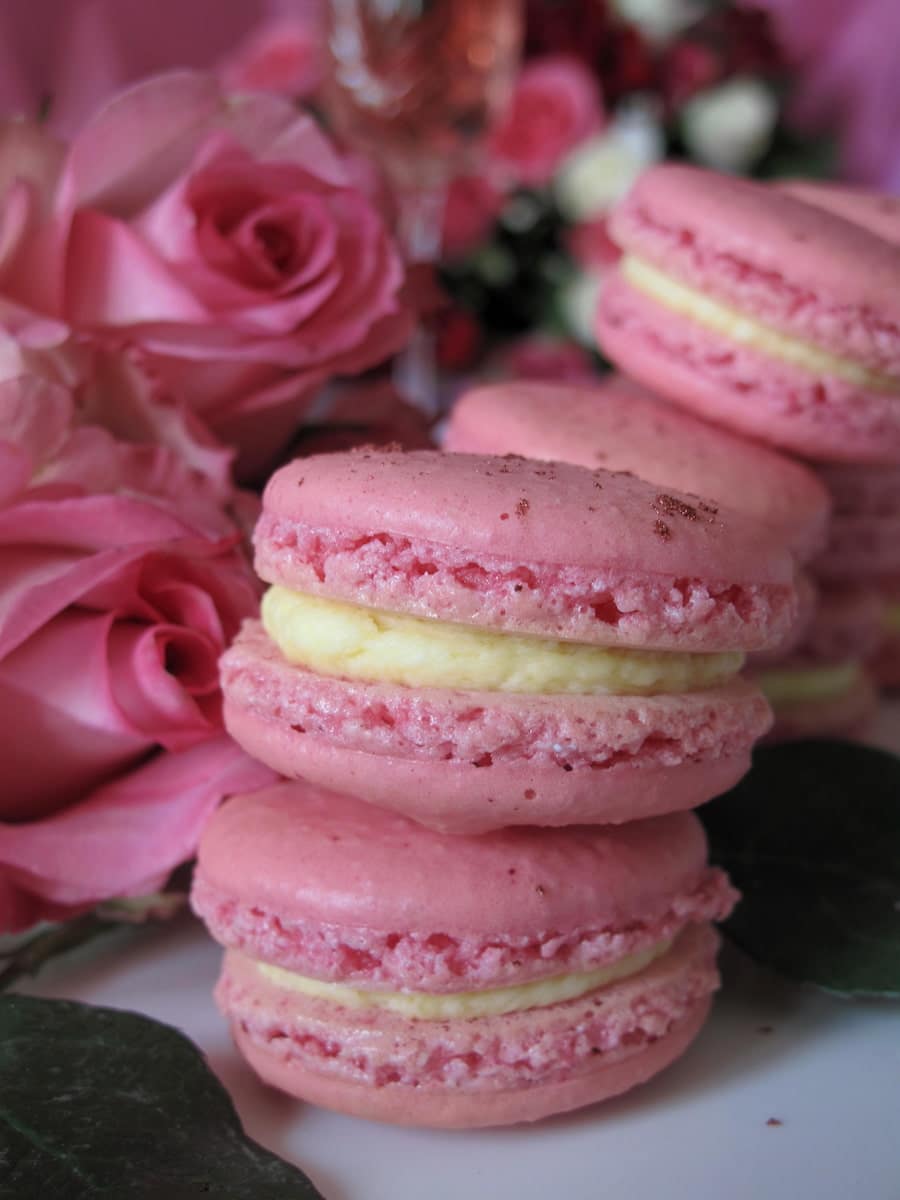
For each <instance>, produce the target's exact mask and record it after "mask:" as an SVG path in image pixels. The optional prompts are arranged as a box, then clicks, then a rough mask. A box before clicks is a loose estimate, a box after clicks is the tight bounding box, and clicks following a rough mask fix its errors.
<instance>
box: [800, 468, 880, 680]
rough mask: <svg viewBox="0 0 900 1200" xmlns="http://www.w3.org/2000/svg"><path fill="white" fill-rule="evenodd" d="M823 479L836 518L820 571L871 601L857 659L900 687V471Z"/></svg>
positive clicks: (850, 472) (835, 473)
mask: <svg viewBox="0 0 900 1200" xmlns="http://www.w3.org/2000/svg"><path fill="white" fill-rule="evenodd" d="M820 474H821V477H822V479H823V480H824V482H825V484H826V486H827V487H828V489H829V491H830V492H831V495H832V498H833V503H834V516H833V518H832V524H831V537H830V539H829V542H828V545H827V546H826V548H825V550H824V551H823V552H822V554H821V555H820V556H819V558H818V559H817V560H816V564H815V566H816V571H817V573H818V574H819V576H820V577H821V578H822V579H824V580H826V581H827V582H828V583H829V584H830V585H831V586H832V587H837V588H841V589H844V590H845V591H846V590H850V591H851V592H852V593H853V594H856V595H859V596H860V599H861V600H862V598H863V597H864V598H865V599H866V600H867V601H868V603H869V611H868V613H867V614H866V616H865V617H863V618H861V619H860V622H859V629H860V635H861V637H862V638H863V639H864V644H863V645H860V646H857V647H856V648H855V649H856V654H855V657H856V659H857V660H863V661H865V660H866V659H869V660H870V661H871V666H872V670H873V672H874V674H875V677H876V678H877V679H878V680H879V682H881V683H883V684H884V685H885V686H887V687H897V686H900V466H879V467H873V466H850V465H847V464H834V465H831V466H827V467H826V466H823V467H821V468H820Z"/></svg>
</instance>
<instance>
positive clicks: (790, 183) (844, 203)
mask: <svg viewBox="0 0 900 1200" xmlns="http://www.w3.org/2000/svg"><path fill="white" fill-rule="evenodd" d="M778 186H779V188H781V189H782V190H783V191H785V192H789V193H790V194H791V195H792V196H796V197H797V199H798V200H803V201H804V202H805V203H807V204H814V205H815V206H816V207H817V208H824V209H825V210H826V211H827V212H830V213H833V214H834V215H835V216H837V217H843V218H844V220H845V221H852V222H853V223H854V224H856V225H862V226H863V228H865V229H868V230H869V231H870V232H871V233H874V234H877V235H878V237H881V238H884V239H885V241H888V242H900V196H885V195H884V194H883V193H881V192H872V191H869V190H868V189H867V188H861V187H854V186H852V185H851V184H846V183H824V182H822V181H821V180H813V179H786V180H782V181H780V182H779V184H778Z"/></svg>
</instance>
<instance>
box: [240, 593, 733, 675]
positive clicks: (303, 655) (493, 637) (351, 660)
mask: <svg viewBox="0 0 900 1200" xmlns="http://www.w3.org/2000/svg"><path fill="white" fill-rule="evenodd" d="M262 622H263V626H264V628H265V630H266V633H268V635H269V637H270V638H271V639H272V640H273V641H274V642H275V644H276V645H277V646H278V648H279V650H280V651H281V653H282V654H283V655H284V657H285V658H286V659H287V660H288V662H290V663H293V664H294V665H296V666H302V667H306V668H308V669H309V670H311V671H315V672H316V673H317V674H320V675H334V676H340V677H342V678H344V679H361V680H368V681H377V682H384V683H398V684H403V685H405V686H407V687H439V688H463V689H466V690H470V691H489V692H527V693H542V694H547V693H570V694H576V695H592V694H596V693H601V694H611V695H619V694H621V695H632V694H644V695H649V694H654V693H658V692H660V693H663V692H664V693H668V692H687V691H692V690H694V689H700V688H707V687H714V686H716V685H718V684H721V683H723V682H724V681H725V680H727V679H730V678H732V677H733V676H734V675H735V674H737V672H738V671H739V670H740V669H741V666H742V664H743V661H744V656H743V654H741V653H738V652H726V653H721V654H684V653H675V652H665V651H647V650H625V649H620V648H618V647H607V646H586V645H583V644H581V643H578V642H560V641H553V640H551V639H548V638H540V637H532V636H529V635H520V634H509V633H497V632H496V631H495V630H490V629H479V628H477V627H475V626H469V625H454V624H451V623H450V622H446V621H434V620H426V619H422V618H420V617H409V616H404V615H402V614H399V613H391V612H385V611H384V610H382V609H376V608H363V607H360V606H359V605H356V604H345V603H343V602H341V601H337V600H328V599H323V598H322V597H319V596H310V595H306V594H305V593H301V592H294V591H290V590H289V589H287V588H283V587H278V586H274V587H271V588H269V590H268V592H266V594H265V596H264V597H263V602H262Z"/></svg>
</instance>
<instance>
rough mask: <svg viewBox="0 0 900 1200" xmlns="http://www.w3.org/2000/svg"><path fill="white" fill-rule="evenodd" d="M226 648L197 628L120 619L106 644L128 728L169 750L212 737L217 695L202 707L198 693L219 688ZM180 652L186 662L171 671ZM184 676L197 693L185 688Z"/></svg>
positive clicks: (111, 679)
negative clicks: (219, 665) (219, 669)
mask: <svg viewBox="0 0 900 1200" xmlns="http://www.w3.org/2000/svg"><path fill="white" fill-rule="evenodd" d="M221 649H222V647H221V646H216V645H215V644H214V643H213V642H212V641H211V639H210V638H208V637H206V636H205V635H203V634H202V633H198V632H197V631H196V630H192V629H186V628H179V627H178V626H174V625H144V626H141V625H138V624H136V623H135V622H130V621H118V622H116V623H115V624H114V625H113V626H112V627H111V629H110V631H109V639H108V644H107V653H108V668H107V669H108V672H109V687H110V688H111V690H112V693H113V694H114V696H115V699H116V703H117V705H118V706H119V708H120V710H121V712H122V715H123V718H125V719H127V721H128V724H129V726H130V727H131V728H132V729H134V730H136V731H139V732H140V733H141V734H142V735H143V737H144V738H146V739H147V741H149V742H151V743H159V745H161V746H163V747H164V748H165V749H167V750H184V749H186V748H187V747H188V746H193V745H195V744H196V743H197V742H199V741H203V740H204V739H206V738H208V737H209V736H210V734H211V733H212V732H213V731H214V729H215V727H216V725H217V724H218V713H219V705H218V697H215V696H214V699H215V703H214V704H213V705H212V706H203V705H202V704H201V703H200V702H199V700H198V697H202V696H208V695H210V693H213V694H214V693H215V692H216V690H217V682H218V675H217V670H216V664H217V661H218V657H219V653H220V652H221ZM176 653H177V654H180V655H181V656H182V658H183V660H184V666H183V668H182V671H181V672H178V673H176V671H175V670H174V669H170V666H171V667H174V666H175V654H176ZM189 660H192V661H189ZM182 674H186V675H187V677H188V680H189V682H192V683H193V685H194V687H193V690H194V692H196V695H192V693H191V690H189V689H188V688H186V687H185V685H184V679H183V678H181V675H182Z"/></svg>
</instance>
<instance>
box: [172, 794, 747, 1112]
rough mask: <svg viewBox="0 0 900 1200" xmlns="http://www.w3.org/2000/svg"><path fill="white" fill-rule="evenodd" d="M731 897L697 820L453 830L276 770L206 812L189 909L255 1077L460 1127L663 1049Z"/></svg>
mask: <svg viewBox="0 0 900 1200" xmlns="http://www.w3.org/2000/svg"><path fill="white" fill-rule="evenodd" d="M735 898H736V895H735V892H734V890H733V889H732V888H731V886H730V885H729V883H728V881H727V879H726V877H725V876H724V875H723V874H722V872H721V871H719V870H717V869H715V868H711V867H709V866H708V865H707V862H706V843H705V839H704V835H703V831H702V829H701V826H700V824H699V822H698V821H697V819H696V817H694V816H693V814H690V813H678V814H671V815H669V816H666V817H659V818H656V819H654V820H652V821H646V822H635V823H632V824H629V825H627V826H621V827H591V828H588V827H574V828H570V829H565V830H536V829H518V830H515V829H507V830H500V831H497V832H495V833H492V834H487V835H485V836H483V837H478V838H471V837H462V838H459V837H456V838H454V837H448V836H446V835H441V834H438V833H435V832H433V831H430V830H427V829H425V828H423V827H422V826H420V825H418V824H416V823H415V822H412V821H408V820H406V819H405V818H402V817H400V816H397V815H396V814H392V813H386V812H382V811H380V810H378V809H376V808H373V807H372V806H370V805H364V804H361V803H359V802H358V801H355V800H351V799H349V798H348V797H344V796H339V795H336V794H332V793H327V792H324V791H321V790H319V789H318V788H316V787H314V786H312V785H309V784H305V783H284V784H280V785H277V786H275V787H272V788H269V789H267V790H265V791H262V792H257V793H255V794H253V795H247V796H241V797H237V798H235V799H233V800H231V801H229V802H228V803H227V804H226V805H225V806H224V807H223V808H221V809H220V810H219V811H218V812H217V813H215V814H214V816H213V817H212V820H211V821H210V822H209V824H208V825H207V827H206V830H205V831H204V834H203V838H202V842H201V845H200V850H199V856H198V864H197V870H196V873H195V879H194V889H193V896H192V903H193V906H194V909H195V911H196V912H197V913H198V914H199V915H200V916H201V917H202V918H203V920H204V921H205V922H206V923H207V925H208V927H209V929H210V931H211V933H212V935H213V937H215V938H216V939H217V940H218V941H219V942H220V943H222V944H223V945H224V946H225V947H226V948H227V952H226V955H225V959H224V964H223V969H222V974H221V978H220V981H219V984H218V987H217V991H216V996H217V1000H218V1003H219V1006H220V1008H221V1009H222V1011H223V1012H224V1014H225V1015H226V1016H227V1018H228V1019H229V1021H230V1022H231V1026H232V1030H233V1034H234V1037H235V1040H236V1042H237V1045H238V1048H239V1049H240V1051H241V1052H242V1054H243V1055H244V1056H245V1057H246V1059H247V1061H248V1062H249V1063H250V1065H251V1066H252V1067H253V1068H254V1070H255V1071H257V1072H258V1073H259V1075H261V1076H262V1078H263V1079H265V1080H266V1081H268V1082H269V1083H271V1084H274V1085H275V1086H276V1087H278V1088H281V1089H282V1090H284V1091H286V1092H289V1093H290V1094H292V1095H294V1096H298V1097H300V1098H303V1099H306V1100H309V1101H311V1102H313V1103H315V1104H321V1105H324V1106H325V1107H329V1108H335V1109H338V1110H339V1111H342V1112H347V1113H352V1114H354V1115H358V1116H364V1117H369V1118H373V1119H375V1120H380V1121H389V1122H395V1123H399V1124H408V1125H426V1126H438V1127H447V1128H453V1127H473V1126H482V1125H504V1124H512V1123H515V1122H520V1121H534V1120H537V1119H539V1118H541V1117H545V1116H548V1115H550V1114H552V1113H558V1112H564V1111H566V1110H569V1109H573V1108H578V1107H581V1106H583V1105H587V1104H592V1103H594V1102H596V1101H599V1100H602V1099H605V1098H607V1097H609V1096H613V1095H616V1094H617V1093H619V1092H623V1091H625V1090H626V1089H628V1088H631V1087H633V1086H634V1085H635V1084H638V1083H642V1082H644V1081H645V1080H646V1079H648V1078H650V1076H652V1075H654V1074H656V1072H657V1071H659V1070H661V1069H662V1068H663V1067H665V1066H667V1065H668V1064H669V1063H671V1062H672V1061H673V1060H674V1059H675V1058H677V1057H678V1056H679V1055H680V1054H681V1053H682V1052H683V1051H684V1049H685V1048H686V1046H687V1045H688V1043H689V1042H690V1041H691V1040H692V1038H693V1037H694V1036H695V1035H696V1033H697V1031H698V1030H699V1029H700V1027H701V1025H702V1023H703V1021H704V1018H705V1017H706V1014H707V1011H708V1009H709V1004H710V999H711V996H712V993H713V992H714V991H715V989H716V987H717V985H718V977H717V973H716V967H715V952H716V945H717V937H716V934H715V933H714V931H713V929H712V928H711V926H710V924H709V922H710V921H712V920H717V919H720V918H723V917H725V916H727V914H728V912H729V911H730V910H731V908H732V905H733V903H734V900H735Z"/></svg>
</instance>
